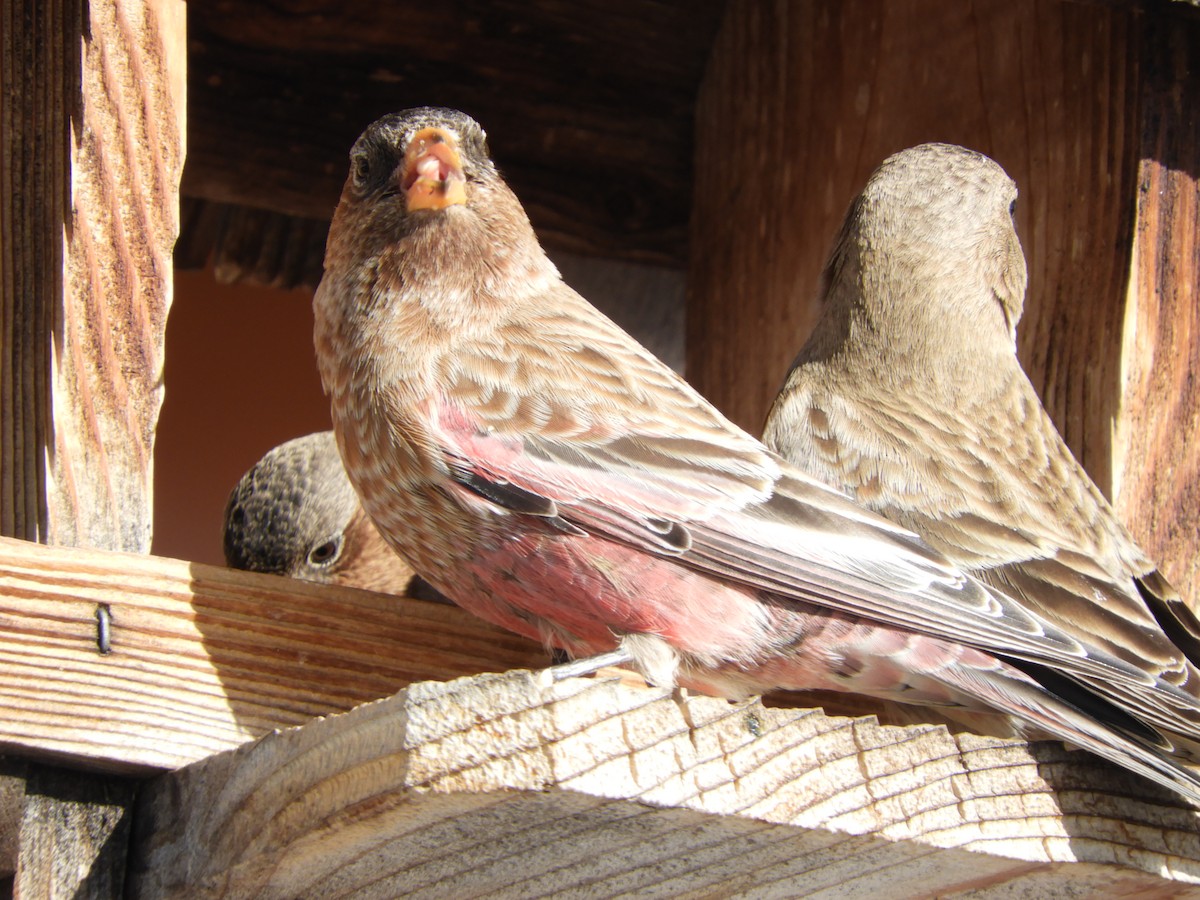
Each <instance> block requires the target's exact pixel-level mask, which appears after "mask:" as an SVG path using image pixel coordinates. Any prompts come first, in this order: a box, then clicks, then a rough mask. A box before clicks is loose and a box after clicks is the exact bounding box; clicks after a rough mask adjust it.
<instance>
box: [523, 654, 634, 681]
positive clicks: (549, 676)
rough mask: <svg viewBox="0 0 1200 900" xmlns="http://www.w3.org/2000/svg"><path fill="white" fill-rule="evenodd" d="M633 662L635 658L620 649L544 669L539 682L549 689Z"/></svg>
mask: <svg viewBox="0 0 1200 900" xmlns="http://www.w3.org/2000/svg"><path fill="white" fill-rule="evenodd" d="M632 661H633V657H632V656H631V655H630V654H629V653H628V652H627V651H625V650H623V649H621V648H620V647H618V648H617V649H616V650H610V651H609V652H607V653H599V654H597V655H596V656H585V657H583V658H582V659H576V660H572V661H571V662H568V663H562V664H561V665H557V666H550V668H548V669H543V670H542V671H541V672H540V673H539V674H538V681H539V683H540V684H541V685H542V686H543V687H549V686H550V685H551V684H555V683H556V682H559V681H566V680H567V679H568V678H581V677H583V676H584V675H594V674H596V673H597V672H599V671H600V670H601V669H606V668H608V667H610V666H623V665H626V664H627V663H630V662H632Z"/></svg>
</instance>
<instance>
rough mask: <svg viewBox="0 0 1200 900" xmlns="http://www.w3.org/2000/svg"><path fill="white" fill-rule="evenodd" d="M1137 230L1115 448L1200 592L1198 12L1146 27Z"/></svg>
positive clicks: (1150, 518) (1184, 576)
mask: <svg viewBox="0 0 1200 900" xmlns="http://www.w3.org/2000/svg"><path fill="white" fill-rule="evenodd" d="M1141 41H1142V44H1141V73H1142V74H1141V94H1140V100H1139V103H1140V107H1141V115H1140V130H1141V151H1140V154H1139V156H1140V163H1139V169H1138V180H1137V228H1136V231H1135V233H1134V238H1133V260H1132V264H1131V267H1130V275H1129V293H1128V297H1127V300H1126V302H1127V304H1128V308H1127V311H1126V318H1125V339H1124V344H1125V346H1124V350H1125V361H1124V364H1123V369H1124V371H1125V372H1126V373H1127V375H1126V378H1125V383H1124V385H1123V390H1124V397H1123V401H1122V404H1121V416H1120V418H1119V419H1118V428H1117V436H1116V442H1117V447H1116V451H1115V455H1116V459H1117V491H1116V497H1117V508H1118V510H1120V513H1121V518H1122V520H1123V521H1124V522H1125V523H1126V524H1127V525H1129V527H1130V529H1131V530H1132V532H1133V533H1134V534H1135V535H1137V537H1138V538H1139V540H1140V541H1141V542H1142V546H1143V547H1145V548H1146V550H1147V552H1149V553H1150V555H1151V556H1152V557H1154V558H1155V559H1157V560H1158V561H1159V564H1160V565H1161V566H1162V567H1163V569H1164V571H1165V572H1166V574H1167V576H1168V577H1169V578H1170V579H1171V581H1172V582H1173V583H1174V584H1175V586H1176V587H1177V588H1179V589H1180V590H1181V591H1182V592H1183V593H1184V595H1185V596H1189V597H1190V598H1191V599H1192V600H1193V601H1195V600H1197V599H1200V449H1198V448H1197V439H1198V438H1200V127H1198V126H1197V122H1196V111H1197V110H1200V16H1197V15H1195V14H1192V15H1179V14H1175V15H1171V14H1168V13H1166V12H1164V11H1162V10H1156V11H1155V12H1154V13H1153V14H1148V15H1147V16H1146V17H1145V20H1144V23H1143V26H1142V32H1141Z"/></svg>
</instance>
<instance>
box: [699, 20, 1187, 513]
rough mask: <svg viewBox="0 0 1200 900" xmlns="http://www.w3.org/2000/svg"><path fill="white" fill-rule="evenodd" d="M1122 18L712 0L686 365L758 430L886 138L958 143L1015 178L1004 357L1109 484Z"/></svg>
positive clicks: (1119, 278)
mask: <svg viewBox="0 0 1200 900" xmlns="http://www.w3.org/2000/svg"><path fill="white" fill-rule="evenodd" d="M1136 15H1137V13H1136V10H1135V9H1134V8H1133V7H1132V6H1130V5H1121V6H1119V7H1117V6H1114V7H1109V6H1103V5H1097V4H1091V3H1054V2H1038V0H975V2H972V3H944V2H941V0H886V2H884V0H846V2H842V0H801V2H786V0H746V2H742V3H737V4H735V5H733V6H731V7H730V8H729V10H728V11H727V13H726V17H725V20H724V23H723V25H722V28H721V31H720V32H719V33H718V36H717V40H716V43H715V46H714V49H713V53H712V55H711V57H710V59H709V68H708V71H707V73H706V75H705V79H704V82H703V85H702V87H701V92H700V98H699V101H698V104H697V130H696V144H697V147H696V154H697V155H696V178H695V194H694V198H693V219H692V222H693V229H692V252H691V268H690V273H689V291H690V299H689V307H688V377H689V379H690V380H691V381H692V382H693V383H694V384H695V385H696V386H697V388H699V389H700V391H701V392H702V393H704V394H705V395H706V396H707V397H709V398H710V399H711V400H713V401H714V402H715V403H716V404H717V405H718V406H719V407H721V408H722V409H723V410H724V411H725V412H727V413H729V414H730V415H731V416H732V417H733V418H734V420H735V421H737V422H738V423H739V424H741V425H742V426H744V427H746V428H748V429H750V430H751V431H753V432H755V433H757V432H758V430H759V429H761V427H762V422H763V418H764V416H765V414H766V411H767V407H768V405H769V403H770V401H771V399H772V398H773V397H774V395H775V393H776V391H777V390H778V389H779V387H780V385H781V383H782V380H783V376H784V374H785V372H786V371H787V368H788V366H789V364H790V363H791V361H792V359H793V357H794V356H795V354H796V351H797V350H798V349H799V348H800V346H801V344H802V343H803V341H804V339H805V338H806V337H807V335H808V332H809V330H810V329H811V327H812V322H813V316H814V312H815V308H814V302H815V299H816V290H817V282H818V277H819V274H820V270H821V268H822V267H823V265H824V262H825V258H826V256H827V254H828V252H829V250H830V247H831V245H832V242H833V238H834V236H835V234H836V232H837V229H838V228H839V226H840V224H841V221H842V218H843V215H844V214H845V211H846V209H847V207H848V206H849V203H850V201H851V199H852V198H853V197H854V195H855V194H857V193H858V191H859V190H861V188H862V186H863V184H864V183H865V181H866V178H867V176H868V175H869V174H870V172H871V171H872V170H873V169H874V168H875V167H876V166H877V165H878V164H879V163H880V162H882V161H883V159H884V158H885V157H886V156H888V155H889V154H891V153H893V152H895V151H897V150H900V149H903V148H905V147H909V146H913V145H915V144H919V143H922V142H925V141H947V142H950V143H957V144H964V145H966V146H968V147H972V148H973V149H976V150H980V151H982V152H984V153H987V154H989V155H991V156H993V157H994V158H995V159H996V160H997V161H998V162H999V163H1000V164H1001V165H1003V166H1004V167H1005V169H1006V170H1007V171H1008V173H1009V174H1010V175H1012V176H1013V178H1014V179H1015V180H1016V181H1017V184H1018V186H1019V188H1020V191H1021V199H1020V201H1019V202H1018V216H1017V219H1018V231H1019V233H1020V236H1021V240H1022V243H1023V245H1024V249H1025V254H1026V257H1027V258H1028V262H1029V275H1030V279H1029V280H1030V290H1029V296H1028V299H1027V300H1026V304H1025V316H1024V318H1023V319H1022V322H1021V328H1020V338H1019V347H1020V353H1021V359H1022V362H1023V363H1024V365H1025V368H1026V371H1028V372H1029V374H1030V377H1031V379H1032V380H1033V382H1034V385H1035V386H1036V387H1037V388H1038V390H1039V391H1040V392H1041V395H1042V397H1043V399H1044V402H1045V404H1046V407H1047V409H1048V410H1049V412H1050V414H1051V416H1052V417H1053V418H1054V420H1055V422H1056V424H1057V425H1058V427H1059V429H1060V430H1061V431H1062V433H1063V435H1064V437H1065V438H1066V440H1067V443H1068V444H1069V445H1070V446H1071V448H1072V450H1073V451H1074V452H1075V453H1076V455H1077V456H1078V457H1079V458H1080V460H1081V462H1082V463H1083V464H1084V466H1085V467H1086V468H1087V470H1088V471H1089V473H1090V474H1091V475H1092V477H1093V478H1094V479H1095V480H1096V482H1097V483H1098V484H1099V485H1100V486H1101V487H1102V488H1103V489H1105V490H1109V489H1111V486H1112V473H1111V462H1112V434H1111V431H1112V422H1113V419H1114V417H1115V416H1116V414H1117V410H1118V408H1119V406H1120V402H1121V392H1120V385H1121V365H1120V360H1121V355H1120V348H1121V341H1122V324H1123V320H1124V295H1125V282H1126V277H1127V272H1128V268H1129V236H1130V234H1131V230H1132V217H1133V209H1132V205H1131V203H1130V199H1131V198H1132V197H1133V193H1134V178H1135V173H1136V167H1137V152H1136V149H1137V136H1138V131H1139V129H1138V124H1137V121H1136V116H1135V115H1133V113H1132V111H1133V110H1134V109H1135V103H1136V97H1137V81H1136V79H1137V55H1138V44H1137V37H1136V36H1137V29H1136V27H1135V22H1136ZM747 98H751V99H747ZM1180 127H1186V126H1184V125H1182V124H1181V126H1180Z"/></svg>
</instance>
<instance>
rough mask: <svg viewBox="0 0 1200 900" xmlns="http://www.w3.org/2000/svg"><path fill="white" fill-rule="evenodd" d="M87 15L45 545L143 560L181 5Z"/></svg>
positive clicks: (176, 127)
mask: <svg viewBox="0 0 1200 900" xmlns="http://www.w3.org/2000/svg"><path fill="white" fill-rule="evenodd" d="M87 14H88V23H87V39H86V40H85V41H84V43H83V56H82V69H81V78H82V80H81V82H80V83H79V90H80V91H81V95H82V100H81V103H80V106H79V109H78V113H77V115H76V116H75V117H73V119H72V123H71V124H72V133H71V138H72V139H71V142H70V151H71V155H70V169H69V170H67V171H64V172H62V173H61V177H62V178H63V179H65V181H64V184H69V186H70V202H69V205H67V206H65V207H62V208H61V212H62V214H64V215H65V219H63V220H60V221H61V222H62V225H61V226H60V227H61V228H63V229H64V230H63V231H61V232H60V240H62V239H64V237H65V243H66V246H65V258H64V272H63V278H64V282H63V285H62V290H63V295H62V298H61V300H57V299H56V307H55V308H56V313H55V321H54V370H53V386H52V392H53V409H54V428H53V439H52V444H51V446H50V447H49V448H48V450H49V452H50V461H49V473H48V474H49V485H48V488H47V492H48V506H49V527H48V529H47V532H46V539H48V540H49V541H50V542H52V543H57V544H72V545H79V546H92V547H106V548H109V549H123V550H137V551H142V552H146V551H148V550H149V548H150V534H151V498H152V476H153V472H152V463H151V456H152V453H153V448H154V427H155V423H156V422H157V420H158V412H159V407H160V406H161V404H162V391H163V386H162V349H163V340H164V334H165V329H166V317H167V309H168V308H169V306H170V300H171V250H172V247H173V245H174V243H175V238H176V236H177V235H178V233H179V179H180V174H181V172H182V168H183V154H184V90H185V85H184V75H185V71H184V70H185V62H184V61H185V54H186V40H185V38H186V35H185V33H184V4H183V2H182V0H121V2H117V3H94V4H90V5H88V6H87ZM38 339H39V340H42V341H45V342H49V341H50V339H51V334H50V333H49V332H41V333H40V334H39V335H38Z"/></svg>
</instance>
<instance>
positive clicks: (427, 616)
mask: <svg viewBox="0 0 1200 900" xmlns="http://www.w3.org/2000/svg"><path fill="white" fill-rule="evenodd" d="M98 616H105V617H106V618H107V620H108V625H107V630H108V635H109V637H108V641H107V646H108V647H109V649H108V651H107V652H105V651H104V649H103V647H102V646H101V644H102V641H101V627H100V619H99V618H98ZM546 660H547V655H546V653H545V652H544V650H542V648H540V647H536V646H534V645H533V644H531V643H530V642H528V641H526V640H524V639H523V638H518V637H516V636H514V635H510V634H508V633H506V632H502V631H499V630H498V629H495V628H493V627H491V626H489V625H487V624H486V623H484V622H482V621H480V620H478V619H476V618H474V617H473V616H471V615H469V614H467V613H466V612H464V611H462V610H460V609H458V608H456V607H452V606H447V605H444V604H438V603H428V602H424V601H419V600H409V599H405V598H399V597H394V596H391V595H386V594H373V593H368V592H365V591H358V590H354V589H351V588H343V587H334V586H328V585H313V584H306V583H304V582H300V581H294V580H291V579H285V578H278V577H275V576H270V575H260V574H256V573H251V572H236V571H233V570H231V569H221V568H216V567H213V566H204V565H199V564H195V563H184V562H179V561H176V560H168V559H162V558H157V557H145V556H140V555H135V554H124V553H111V552H103V551H89V550H82V549H58V548H47V547H42V546H39V545H37V544H32V543H26V542H21V541H14V540H7V539H0V752H12V753H19V754H22V755H27V756H37V757H48V758H53V759H66V760H70V761H71V762H72V764H74V765H78V766H81V767H84V768H88V769H93V770H111V771H118V772H130V771H133V772H137V771H142V772H144V771H147V770H149V769H153V768H174V767H177V766H181V765H185V764H186V763H189V762H192V761H194V760H197V759H200V758H202V757H204V756H207V755H209V754H211V753H215V752H218V751H220V750H224V749H227V748H229V747H235V746H237V745H238V744H241V743H243V742H245V741H247V740H251V739H253V738H255V737H258V736H259V735H261V734H264V733H266V732H268V731H271V730H272V729H275V728H282V727H286V726H288V725H295V724H298V723H300V722H305V721H307V720H309V719H311V718H313V717H314V716H322V715H328V714H330V713H334V712H340V711H342V710H346V709H350V708H351V707H353V706H355V705H357V704H359V703H362V702H364V701H366V700H372V699H376V698H378V697H385V696H388V695H390V694H392V693H394V692H395V691H397V690H399V689H400V688H401V687H403V686H404V685H406V684H409V683H411V682H413V681H418V680H422V679H428V678H435V679H445V678H453V677H456V676H458V675H462V674H466V673H474V672H480V671H487V670H489V669H493V670H504V669H510V668H514V667H520V666H526V667H527V666H539V665H543V664H544V663H545V662H546Z"/></svg>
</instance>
